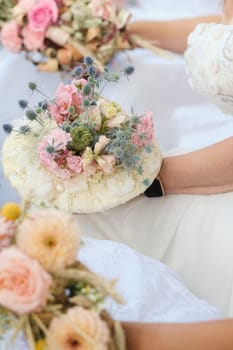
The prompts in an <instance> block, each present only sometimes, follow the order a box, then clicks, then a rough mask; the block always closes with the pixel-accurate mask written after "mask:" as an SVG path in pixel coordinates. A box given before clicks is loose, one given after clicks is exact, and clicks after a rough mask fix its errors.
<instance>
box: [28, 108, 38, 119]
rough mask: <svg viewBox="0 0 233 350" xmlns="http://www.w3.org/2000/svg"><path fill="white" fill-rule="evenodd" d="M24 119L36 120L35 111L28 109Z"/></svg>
mask: <svg viewBox="0 0 233 350" xmlns="http://www.w3.org/2000/svg"><path fill="white" fill-rule="evenodd" d="M26 117H27V118H28V119H29V120H31V121H32V120H35V119H36V118H37V114H36V112H35V111H33V110H32V109H29V110H28V111H27V112H26Z"/></svg>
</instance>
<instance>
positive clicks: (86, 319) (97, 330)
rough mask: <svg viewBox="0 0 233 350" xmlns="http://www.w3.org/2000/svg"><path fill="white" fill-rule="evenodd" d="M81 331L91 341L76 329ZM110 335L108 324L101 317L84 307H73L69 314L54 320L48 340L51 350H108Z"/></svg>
mask: <svg viewBox="0 0 233 350" xmlns="http://www.w3.org/2000/svg"><path fill="white" fill-rule="evenodd" d="M77 328H78V329H80V331H81V332H83V333H84V334H85V335H86V337H87V338H88V339H89V340H90V341H88V340H86V339H84V338H83V337H82V336H80V334H78V333H77V331H76V330H75V329H77ZM109 340H110V333H109V329H108V327H107V324H106V323H105V322H104V321H102V320H101V318H100V317H99V315H98V314H97V313H95V312H94V311H91V310H85V309H83V308H82V307H79V306H77V307H73V308H71V309H69V310H68V312H67V314H65V315H62V316H60V317H56V318H54V319H53V320H52V322H51V324H50V328H49V337H48V339H47V341H48V345H49V349H50V350H57V345H59V346H60V347H61V349H63V350H70V349H73V350H76V349H77V350H95V349H97V348H98V349H102V350H107V349H108V344H109Z"/></svg>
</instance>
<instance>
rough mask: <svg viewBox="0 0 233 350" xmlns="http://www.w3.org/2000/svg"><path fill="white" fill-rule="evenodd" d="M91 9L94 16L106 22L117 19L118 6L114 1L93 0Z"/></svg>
mask: <svg viewBox="0 0 233 350" xmlns="http://www.w3.org/2000/svg"><path fill="white" fill-rule="evenodd" d="M90 7H91V10H92V12H93V13H94V15H96V16H98V17H101V18H103V19H105V20H110V21H114V20H115V18H116V11H117V5H116V3H115V2H114V1H113V0H92V1H91V3H90Z"/></svg>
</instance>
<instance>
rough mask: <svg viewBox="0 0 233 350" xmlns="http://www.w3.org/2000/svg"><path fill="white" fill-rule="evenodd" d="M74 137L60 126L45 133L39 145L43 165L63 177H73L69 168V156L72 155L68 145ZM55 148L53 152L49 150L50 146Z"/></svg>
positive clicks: (38, 149)
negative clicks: (67, 147)
mask: <svg viewBox="0 0 233 350" xmlns="http://www.w3.org/2000/svg"><path fill="white" fill-rule="evenodd" d="M71 140H72V137H71V135H70V134H69V133H66V132H65V131H64V130H62V129H60V128H56V129H53V130H52V131H51V132H50V133H49V134H48V135H45V136H44V137H43V138H42V140H41V142H40V143H39V145H38V148H37V153H38V156H39V158H40V161H41V163H42V165H43V166H44V167H45V168H46V169H47V170H48V171H49V172H51V173H52V174H54V175H56V176H57V177H60V178H62V179H69V178H70V177H71V173H70V171H69V170H68V169H67V158H68V157H69V156H71V155H72V153H71V152H69V151H67V149H66V146H67V144H68V142H69V141H71ZM49 146H50V147H52V148H53V152H48V147H49Z"/></svg>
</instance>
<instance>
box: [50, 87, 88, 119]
mask: <svg viewBox="0 0 233 350" xmlns="http://www.w3.org/2000/svg"><path fill="white" fill-rule="evenodd" d="M82 101H83V97H82V95H81V94H80V92H79V91H78V90H77V87H76V86H75V85H74V84H73V83H71V84H67V85H65V84H63V83H60V84H59V86H58V88H57V90H56V95H55V101H54V103H51V104H50V106H49V112H50V114H51V116H52V119H54V120H55V121H56V122H57V123H58V124H62V123H63V122H64V121H65V120H66V119H67V117H68V115H69V109H70V107H71V106H72V107H73V108H74V109H75V111H76V112H77V113H80V112H81V111H82Z"/></svg>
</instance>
